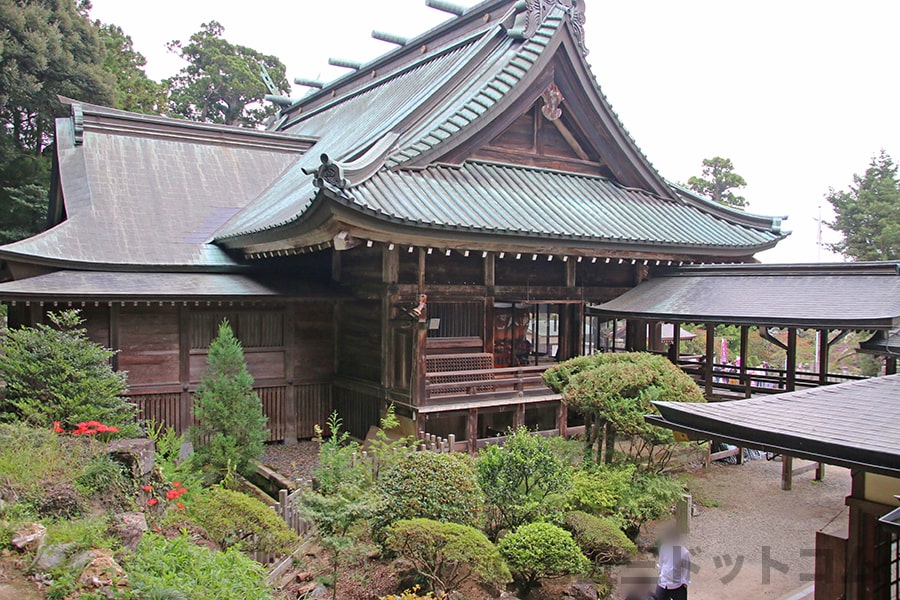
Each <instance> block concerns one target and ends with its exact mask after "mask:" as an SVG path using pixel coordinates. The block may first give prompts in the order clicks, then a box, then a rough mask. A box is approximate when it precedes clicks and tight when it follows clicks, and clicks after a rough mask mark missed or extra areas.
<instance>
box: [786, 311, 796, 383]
mask: <svg viewBox="0 0 900 600" xmlns="http://www.w3.org/2000/svg"><path fill="white" fill-rule="evenodd" d="M785 371H787V373H786V374H785V377H786V380H785V381H786V385H785V389H786V390H787V391H789V392H793V391H794V390H795V389H797V328H796V327H788V339H787V366H786V367H785Z"/></svg>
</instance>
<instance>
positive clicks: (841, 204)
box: [825, 150, 900, 260]
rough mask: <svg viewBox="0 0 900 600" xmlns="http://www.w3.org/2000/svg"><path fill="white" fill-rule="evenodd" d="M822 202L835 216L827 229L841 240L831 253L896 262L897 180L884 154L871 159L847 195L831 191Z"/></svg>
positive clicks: (899, 228)
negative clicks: (838, 234)
mask: <svg viewBox="0 0 900 600" xmlns="http://www.w3.org/2000/svg"><path fill="white" fill-rule="evenodd" d="M825 199H826V200H828V201H829V202H830V203H831V205H832V206H833V207H834V213H835V219H834V221H833V222H832V223H830V224H829V225H830V226H831V227H832V229H834V230H835V231H838V232H840V233H841V234H842V236H843V238H842V239H841V241H840V242H838V243H836V244H831V245H830V247H831V249H832V250H834V251H835V252H840V253H841V254H843V255H844V256H846V257H847V258H851V259H853V260H896V259H900V178H898V176H897V165H896V164H895V163H894V161H893V160H892V159H891V157H890V156H889V155H888V154H887V152H885V151H884V150H882V151H881V153H880V154H879V155H878V156H874V157H872V161H871V162H870V163H869V168H868V169H866V172H865V174H863V175H858V174H856V175H854V176H853V184H852V185H851V186H850V189H849V190H848V191H843V190H842V191H837V190H835V189H834V188H832V189H830V190H829V191H828V193H827V194H826V195H825Z"/></svg>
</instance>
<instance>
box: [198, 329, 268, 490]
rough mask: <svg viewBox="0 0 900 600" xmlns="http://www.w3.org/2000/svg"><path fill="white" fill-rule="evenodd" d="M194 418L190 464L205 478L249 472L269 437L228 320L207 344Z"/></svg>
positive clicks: (238, 344) (241, 353) (214, 479)
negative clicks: (207, 353)
mask: <svg viewBox="0 0 900 600" xmlns="http://www.w3.org/2000/svg"><path fill="white" fill-rule="evenodd" d="M194 418H195V419H196V420H197V424H196V425H193V426H191V429H190V438H191V442H192V443H193V444H194V448H195V449H196V451H195V452H194V456H193V457H192V462H193V463H194V464H195V465H196V466H197V467H199V469H200V470H201V471H203V472H204V473H205V475H206V477H207V479H208V480H209V481H212V482H216V481H221V480H222V479H223V478H224V477H225V475H226V474H227V473H228V472H229V471H236V472H237V473H240V474H241V475H247V474H248V473H249V472H251V471H252V470H253V468H254V467H253V463H254V462H256V461H257V460H259V458H260V457H261V456H262V452H263V442H265V441H266V438H267V437H268V432H267V431H266V422H267V418H266V416H265V415H264V414H263V409H262V402H260V400H259V396H258V395H257V394H256V392H254V391H253V376H252V375H250V372H249V371H248V370H247V363H246V361H245V360H244V350H243V348H242V347H241V343H240V341H238V339H237V338H236V337H234V332H233V331H232V330H231V326H230V325H229V324H228V321H227V320H225V321H222V324H221V325H220V326H219V334H218V336H216V339H214V340H213V341H212V343H210V345H209V365H208V366H207V368H206V370H205V371H204V372H203V375H202V376H201V377H200V385H199V386H198V387H197V394H196V399H195V402H194Z"/></svg>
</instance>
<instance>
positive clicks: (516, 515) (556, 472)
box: [475, 427, 571, 536]
mask: <svg viewBox="0 0 900 600" xmlns="http://www.w3.org/2000/svg"><path fill="white" fill-rule="evenodd" d="M475 473H476V477H477V481H478V485H479V487H481V489H482V491H483V492H484V495H485V498H486V500H487V506H488V508H489V511H488V516H489V523H488V531H489V532H490V533H491V535H492V536H495V535H496V534H497V533H499V531H500V530H502V529H515V528H516V527H518V526H519V525H522V524H524V523H528V522H529V521H533V520H535V519H536V518H538V517H539V516H540V515H542V514H544V513H545V512H546V510H548V507H549V504H548V503H547V502H546V500H547V498H548V496H550V495H552V494H558V493H560V492H562V491H563V490H564V489H565V488H567V487H568V486H569V483H570V481H571V470H570V469H569V467H568V465H566V464H565V463H563V462H562V461H561V460H560V459H559V458H558V457H557V456H556V454H555V453H554V452H553V449H552V447H551V444H550V441H549V440H548V439H547V438H545V437H543V436H539V435H532V434H531V433H529V432H528V429H526V428H525V427H520V428H519V429H516V430H510V432H509V435H508V437H507V438H506V442H505V443H504V444H503V445H502V446H498V445H489V446H487V447H486V448H484V449H483V450H482V451H481V452H479V454H478V458H477V459H476V460H475Z"/></svg>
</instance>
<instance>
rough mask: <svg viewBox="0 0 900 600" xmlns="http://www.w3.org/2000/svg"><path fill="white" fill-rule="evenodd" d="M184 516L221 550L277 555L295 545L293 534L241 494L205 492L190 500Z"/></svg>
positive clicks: (259, 504)
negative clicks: (187, 510)
mask: <svg viewBox="0 0 900 600" xmlns="http://www.w3.org/2000/svg"><path fill="white" fill-rule="evenodd" d="M188 514H189V516H190V518H191V519H192V520H194V521H195V522H196V523H197V524H198V525H200V526H201V527H203V528H204V529H205V530H206V532H207V533H208V534H209V536H210V539H212V540H213V541H215V542H216V543H218V544H219V545H220V546H222V547H223V548H230V547H233V546H237V547H239V548H240V549H241V550H244V551H246V552H257V551H259V552H271V553H275V554H278V553H284V552H287V551H288V550H290V549H291V547H292V546H293V545H295V544H296V543H297V542H298V539H297V535H296V534H295V533H294V531H293V530H292V529H289V528H288V527H287V525H285V523H284V521H283V520H282V519H281V518H280V517H279V516H278V515H277V514H275V512H274V511H273V510H272V509H271V508H269V507H268V506H266V505H265V504H263V503H262V502H260V501H259V500H257V499H256V498H252V497H250V496H248V495H247V494H242V493H241V492H235V491H233V490H226V489H224V488H221V487H212V488H209V489H207V490H205V491H204V492H203V493H202V494H201V495H199V496H198V497H196V498H195V499H194V501H193V502H192V503H191V504H190V506H189V513H188ZM254 536H255V537H254Z"/></svg>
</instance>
